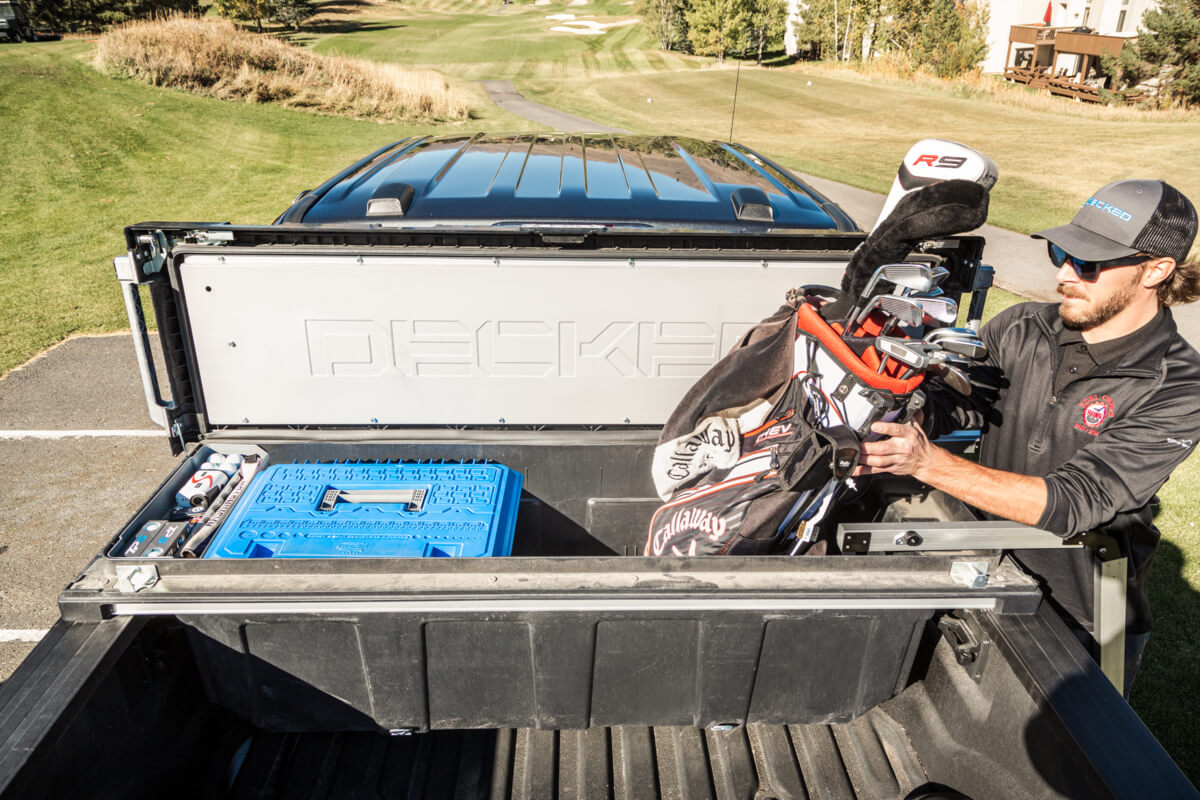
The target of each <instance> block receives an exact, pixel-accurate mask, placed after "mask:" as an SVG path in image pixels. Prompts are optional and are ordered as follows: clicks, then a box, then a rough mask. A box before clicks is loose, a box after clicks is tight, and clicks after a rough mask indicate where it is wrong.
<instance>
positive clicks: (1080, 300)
mask: <svg viewBox="0 0 1200 800" xmlns="http://www.w3.org/2000/svg"><path fill="white" fill-rule="evenodd" d="M1144 267H1145V265H1144V264H1132V265H1129V266H1124V267H1114V268H1112V269H1106V270H1102V271H1101V272H1100V274H1099V275H1098V276H1097V277H1096V280H1095V281H1092V282H1089V281H1084V280H1082V279H1081V278H1080V277H1079V275H1077V274H1076V272H1075V268H1074V267H1073V266H1071V263H1070V262H1069V261H1068V262H1066V263H1064V264H1063V265H1062V266H1061V267H1059V270H1058V275H1057V276H1056V277H1057V279H1058V293H1059V294H1060V295H1062V297H1063V300H1062V303H1060V304H1059V307H1058V315H1059V316H1060V317H1061V318H1062V321H1063V324H1064V325H1065V326H1067V327H1068V328H1071V329H1073V330H1080V331H1086V330H1090V329H1092V328H1095V327H1097V326H1099V325H1103V324H1104V323H1105V322H1108V321H1109V320H1110V319H1112V318H1113V317H1115V316H1116V315H1117V314H1119V313H1120V312H1121V311H1122V310H1123V309H1124V308H1125V307H1126V306H1128V305H1129V303H1130V301H1132V300H1133V299H1134V297H1135V296H1137V292H1138V290H1139V289H1140V288H1141V284H1142V272H1143V270H1144Z"/></svg>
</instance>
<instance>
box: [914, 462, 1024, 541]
mask: <svg viewBox="0 0 1200 800" xmlns="http://www.w3.org/2000/svg"><path fill="white" fill-rule="evenodd" d="M913 477H914V478H916V479H917V480H919V481H921V482H922V483H926V484H929V485H930V486H932V487H933V488H935V489H940V490H941V491H943V492H945V493H946V494H948V495H952V496H954V497H957V498H958V499H959V500H962V501H963V502H964V503H967V504H968V505H972V506H975V508H978V509H979V510H981V511H986V512H987V513H989V514H995V515H997V516H1000V517H1004V518H1005V519H1011V520H1013V521H1014V522H1020V523H1023V524H1025V525H1037V524H1038V521H1039V520H1040V519H1041V518H1042V513H1043V512H1044V511H1045V510H1046V500H1047V497H1048V495H1047V492H1046V481H1044V480H1043V479H1042V478H1038V477H1034V476H1033V475H1019V474H1017V473H1015V472H1004V471H1003V470H998V469H992V468H990V467H984V466H981V465H980V464H976V463H975V462H973V461H968V460H966V459H965V458H959V457H958V456H956V455H953V454H952V453H949V452H947V451H945V450H943V449H941V448H940V447H931V448H930V450H929V452H928V455H927V458H926V459H924V461H923V463H922V464H921V466H919V467H918V468H917V469H916V471H914V472H913Z"/></svg>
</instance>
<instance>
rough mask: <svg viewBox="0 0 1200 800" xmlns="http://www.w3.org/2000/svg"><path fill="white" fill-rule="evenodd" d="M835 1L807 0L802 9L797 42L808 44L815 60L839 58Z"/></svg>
mask: <svg viewBox="0 0 1200 800" xmlns="http://www.w3.org/2000/svg"><path fill="white" fill-rule="evenodd" d="M835 19H836V14H835V9H834V0H807V2H804V3H802V7H801V9H800V24H799V25H797V26H796V41H797V42H801V43H804V44H807V46H808V50H809V53H810V54H811V56H812V57H813V58H826V57H828V56H831V55H832V56H833V57H834V58H836V57H837V53H838V39H837V37H836V35H835V33H834V20H835Z"/></svg>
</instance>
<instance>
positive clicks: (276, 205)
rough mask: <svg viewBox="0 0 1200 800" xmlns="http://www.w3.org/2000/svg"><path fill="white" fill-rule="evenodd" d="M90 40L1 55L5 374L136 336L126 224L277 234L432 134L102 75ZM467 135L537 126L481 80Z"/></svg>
mask: <svg viewBox="0 0 1200 800" xmlns="http://www.w3.org/2000/svg"><path fill="white" fill-rule="evenodd" d="M92 50H93V46H92V45H90V44H86V43H83V42H78V41H68V42H57V43H37V44H25V45H8V46H5V47H4V48H2V49H0V163H3V164H5V166H6V169H5V175H4V188H3V190H2V191H0V297H3V298H4V302H3V309H4V310H3V311H2V312H0V374H2V373H3V372H5V371H7V370H9V369H11V368H12V367H14V366H16V365H18V364H20V363H22V362H24V361H25V360H27V359H28V358H30V357H31V356H33V355H34V354H36V353H37V352H39V351H40V350H42V349H44V348H46V347H48V346H50V345H52V344H54V343H55V342H58V341H61V340H62V339H64V338H66V337H67V336H69V335H71V334H73V333H78V332H98V331H109V330H116V329H119V328H123V327H126V326H127V325H128V323H127V321H126V318H125V311H124V306H123V305H122V302H121V299H120V293H119V291H118V289H117V285H116V283H115V282H114V279H113V270H112V258H113V256H117V255H121V254H122V253H123V252H124V249H125V244H124V239H123V237H122V234H121V231H122V228H123V226H125V225H128V224H131V223H134V222H142V221H146V220H159V219H161V220H205V221H213V220H216V221H220V220H230V221H236V222H241V223H263V224H265V223H268V222H270V221H271V220H272V219H274V218H275V216H277V215H278V214H279V213H280V212H281V211H282V210H283V209H285V208H287V206H288V204H289V203H290V202H291V201H292V198H294V197H295V196H296V194H297V193H299V192H300V191H301V190H303V189H308V188H312V187H313V186H315V185H316V184H317V183H319V182H321V181H323V180H325V179H326V178H328V177H329V176H331V175H333V174H335V173H336V172H338V171H339V170H341V169H342V168H343V167H345V166H346V165H348V164H350V163H351V162H352V161H354V160H355V159H357V158H360V157H361V156H364V155H366V154H367V153H369V152H370V151H372V150H374V149H376V148H378V147H381V146H383V145H384V144H387V143H388V142H391V141H395V140H397V139H400V138H403V137H405V136H409V135H412V134H413V133H414V132H418V131H424V130H427V128H428V126H419V127H418V126H405V125H382V124H379V123H374V122H360V121H354V120H348V119H341V118H336V117H325V116H318V115H315V114H308V113H303V112H295V111H288V110H284V109H278V108H273V107H270V106H265V105H243V104H240V103H228V102H223V101H220V100H213V99H208V98H203V97H198V96H194V95H189V94H185V93H183V92H177V91H172V90H166V89H156V88H153V87H149V86H145V85H143V84H139V83H134V82H132V81H124V80H110V79H108V78H105V77H104V76H102V75H100V74H99V73H98V72H96V70H94V69H93V68H92V67H91V65H90V63H89V59H90V57H91V53H92ZM469 88H470V90H471V91H472V92H473V93H474V95H475V98H476V102H474V103H473V105H474V106H475V107H476V108H477V109H478V112H477V113H478V117H477V118H476V119H473V120H471V121H470V122H467V123H463V124H462V127H469V128H470V129H480V128H482V129H496V128H500V129H505V130H512V129H533V128H534V126H533V125H532V123H527V122H525V121H524V120H521V119H519V118H517V117H514V116H512V115H510V114H508V113H507V112H503V111H501V110H500V109H498V108H496V107H495V106H494V105H492V104H491V103H490V102H488V101H487V98H486V95H484V94H483V92H482V90H480V89H479V88H478V86H476V85H473V84H472V85H469Z"/></svg>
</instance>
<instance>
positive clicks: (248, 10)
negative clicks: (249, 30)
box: [213, 0, 275, 31]
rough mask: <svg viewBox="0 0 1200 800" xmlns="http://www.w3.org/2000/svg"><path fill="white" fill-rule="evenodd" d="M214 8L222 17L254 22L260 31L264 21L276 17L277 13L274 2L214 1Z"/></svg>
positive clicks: (247, 0)
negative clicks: (275, 13)
mask: <svg viewBox="0 0 1200 800" xmlns="http://www.w3.org/2000/svg"><path fill="white" fill-rule="evenodd" d="M213 6H214V7H215V8H216V9H217V13H218V14H220V15H221V16H222V17H228V18H229V19H241V20H246V21H248V22H253V23H254V25H255V27H257V28H258V30H259V31H262V29H263V20H264V19H270V18H271V17H272V16H274V11H275V3H274V2H273V0H213Z"/></svg>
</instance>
